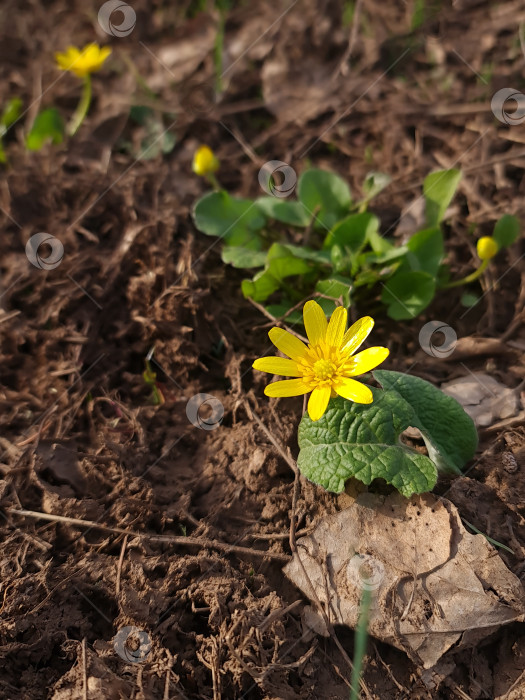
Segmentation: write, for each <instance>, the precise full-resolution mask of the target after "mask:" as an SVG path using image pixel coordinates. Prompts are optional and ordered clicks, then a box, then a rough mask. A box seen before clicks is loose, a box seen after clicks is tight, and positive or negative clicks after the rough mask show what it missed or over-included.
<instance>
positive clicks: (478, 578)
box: [284, 493, 525, 668]
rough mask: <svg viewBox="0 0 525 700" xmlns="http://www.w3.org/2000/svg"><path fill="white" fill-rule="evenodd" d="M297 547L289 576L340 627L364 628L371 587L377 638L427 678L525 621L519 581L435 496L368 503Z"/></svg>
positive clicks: (330, 520) (373, 498) (362, 499)
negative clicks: (451, 658)
mask: <svg viewBox="0 0 525 700" xmlns="http://www.w3.org/2000/svg"><path fill="white" fill-rule="evenodd" d="M297 544H298V552H297V554H295V555H294V557H293V559H292V561H291V562H290V563H289V564H287V565H286V567H285V568H284V572H285V573H286V575H287V576H288V577H289V578H290V579H291V580H292V581H293V582H294V583H295V584H296V585H297V586H298V587H299V588H300V589H301V590H302V591H303V592H304V593H305V594H306V595H307V596H309V597H310V598H311V599H312V600H315V595H313V591H312V586H313V587H314V589H315V593H316V595H317V597H318V598H319V600H320V601H321V602H322V604H323V605H324V606H327V605H328V606H329V607H328V610H327V612H328V614H329V616H330V618H331V620H332V622H333V623H335V624H346V625H349V626H350V627H354V628H355V626H356V624H357V620H358V616H359V603H360V598H361V595H362V590H363V588H364V587H367V588H369V589H370V590H372V591H373V602H372V607H371V609H370V620H369V632H370V634H371V635H372V636H374V637H377V638H378V639H381V640H382V641H385V642H387V643H388V644H392V645H393V646H395V647H397V648H399V649H402V650H404V651H405V652H406V653H407V654H408V655H409V656H410V658H411V659H412V660H413V661H414V662H415V663H418V664H420V665H422V666H423V667H424V668H431V667H432V666H434V665H435V664H436V663H437V662H438V661H439V659H440V658H441V656H442V655H443V654H444V653H445V652H446V651H447V650H448V649H450V648H451V647H452V646H454V648H455V649H460V648H462V647H469V646H473V645H474V644H476V643H477V642H478V641H479V640H480V639H483V638H484V637H486V636H487V635H489V634H490V633H491V632H493V631H495V630H496V629H497V628H498V627H499V626H500V625H503V624H508V623H509V622H514V621H516V620H522V619H523V616H524V612H525V596H524V592H523V589H522V586H521V583H520V581H519V579H518V578H517V577H516V576H514V574H513V573H512V572H510V571H509V570H508V569H507V567H506V566H505V564H504V563H503V561H502V560H501V559H500V557H499V556H498V554H497V552H496V550H495V549H494V548H493V547H492V546H491V545H490V544H489V543H488V542H487V540H486V539H485V538H484V537H483V535H472V534H470V533H469V532H468V531H467V530H465V529H464V527H463V525H462V523H461V519H460V516H459V513H458V511H457V509H456V508H455V506H454V505H453V504H452V503H451V502H450V501H448V500H447V499H444V498H439V499H438V498H437V497H436V496H434V495H433V494H423V495H419V496H414V497H413V498H412V499H410V500H409V501H408V500H407V499H405V498H403V497H402V496H400V495H399V494H397V493H396V494H393V495H391V496H388V497H386V498H385V497H383V496H377V495H374V494H368V493H366V494H361V495H360V496H359V497H358V498H357V500H356V501H355V503H354V504H353V505H352V506H351V507H350V508H347V509H345V510H343V511H341V512H340V513H337V514H335V515H332V516H329V517H327V518H326V519H325V520H323V521H322V522H321V523H320V524H319V525H318V526H317V528H316V529H315V530H314V532H313V533H311V534H310V535H308V536H306V537H302V538H301V539H299V540H298V542H297ZM298 557H300V558H301V561H302V563H303V565H304V569H305V571H306V573H307V576H305V573H304V571H303V568H302V567H301V564H300V562H299V559H298Z"/></svg>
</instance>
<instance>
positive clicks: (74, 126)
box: [67, 73, 91, 136]
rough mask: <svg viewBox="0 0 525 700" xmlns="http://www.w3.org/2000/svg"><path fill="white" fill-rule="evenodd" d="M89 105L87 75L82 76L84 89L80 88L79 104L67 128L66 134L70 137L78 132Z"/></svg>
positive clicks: (89, 90)
mask: <svg viewBox="0 0 525 700" xmlns="http://www.w3.org/2000/svg"><path fill="white" fill-rule="evenodd" d="M90 104H91V76H90V75H89V73H88V74H87V75H86V76H84V87H83V88H82V96H81V97H80V102H79V103H78V107H77V108H76V110H75V113H74V114H73V116H72V118H71V121H70V122H69V124H68V127H67V133H68V134H69V135H70V136H74V135H75V134H76V133H77V131H78V130H79V128H80V126H81V124H82V122H83V121H84V119H85V118H86V115H87V113H88V110H89V105H90Z"/></svg>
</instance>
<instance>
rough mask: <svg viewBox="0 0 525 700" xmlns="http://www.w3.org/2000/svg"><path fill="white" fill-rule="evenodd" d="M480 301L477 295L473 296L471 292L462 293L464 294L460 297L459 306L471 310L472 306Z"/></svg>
mask: <svg viewBox="0 0 525 700" xmlns="http://www.w3.org/2000/svg"><path fill="white" fill-rule="evenodd" d="M480 299H481V297H480V296H479V294H474V293H473V292H464V294H462V295H461V299H460V302H461V306H464V307H465V308H467V309H471V308H472V307H473V306H476V304H477V303H478V301H479V300H480Z"/></svg>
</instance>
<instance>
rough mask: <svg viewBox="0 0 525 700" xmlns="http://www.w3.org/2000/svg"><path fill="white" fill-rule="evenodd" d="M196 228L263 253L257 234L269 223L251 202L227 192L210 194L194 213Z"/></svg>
mask: <svg viewBox="0 0 525 700" xmlns="http://www.w3.org/2000/svg"><path fill="white" fill-rule="evenodd" d="M193 220H194V221H195V226H196V227H197V228H198V229H199V231H202V233H205V234H207V235H208V236H219V237H220V238H223V239H224V242H225V243H227V244H228V245H231V246H241V247H243V248H250V249H252V250H260V248H261V246H262V239H261V237H260V236H259V234H258V233H257V231H258V230H259V229H261V228H262V227H263V226H264V224H265V223H266V220H265V218H264V215H263V214H262V212H261V211H260V210H259V209H258V207H257V206H256V205H255V202H253V201H252V200H251V199H238V198H236V197H230V195H229V194H228V193H227V192H224V190H221V191H220V192H208V194H205V195H204V196H203V197H201V198H200V199H199V200H198V202H197V203H196V205H195V207H194V210H193Z"/></svg>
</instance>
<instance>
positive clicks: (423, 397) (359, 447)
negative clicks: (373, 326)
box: [297, 370, 477, 498]
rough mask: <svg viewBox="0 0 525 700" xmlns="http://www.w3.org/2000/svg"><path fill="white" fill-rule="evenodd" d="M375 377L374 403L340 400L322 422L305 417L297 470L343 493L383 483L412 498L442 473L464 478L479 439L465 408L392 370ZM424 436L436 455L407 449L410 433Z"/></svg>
mask: <svg viewBox="0 0 525 700" xmlns="http://www.w3.org/2000/svg"><path fill="white" fill-rule="evenodd" d="M373 375H374V377H375V378H376V379H377V380H378V381H379V382H380V383H381V384H382V386H383V387H384V390H383V391H381V390H380V389H372V392H373V394H374V402H373V403H371V404H357V403H353V402H351V401H346V400H345V399H343V398H341V397H337V398H335V399H332V400H331V401H330V403H329V405H328V410H327V411H326V413H325V414H324V416H323V417H322V418H321V419H320V420H318V421H316V422H314V421H312V420H310V418H309V417H308V414H305V415H304V416H303V418H302V420H301V423H300V425H299V431H298V440H299V447H300V452H299V457H298V460H297V465H298V467H299V469H300V471H301V473H302V474H304V476H306V478H307V479H310V481H313V482H314V483H316V484H320V485H321V486H323V487H324V488H325V489H327V490H328V491H333V492H336V493H340V492H341V491H343V490H344V486H345V482H346V481H347V479H349V478H350V477H355V478H356V479H359V480H360V481H362V482H363V483H365V484H370V483H371V482H372V481H373V480H374V479H377V478H381V479H384V480H385V481H386V482H387V483H389V484H392V485H393V486H395V487H396V488H397V489H398V490H399V491H400V492H401V493H402V494H403V495H404V496H406V497H407V498H409V497H410V496H411V495H412V494H413V493H423V492H425V491H429V490H431V489H432V488H433V487H434V486H435V484H436V481H437V468H438V467H439V468H447V469H448V470H451V471H454V472H458V471H459V469H460V468H461V467H463V465H464V464H465V463H466V462H467V461H468V460H469V459H472V457H473V456H474V453H475V450H476V446H477V433H476V428H475V426H474V423H473V422H472V420H471V419H470V418H469V416H468V415H467V414H466V413H465V411H464V410H463V409H462V408H461V406H460V405H459V404H458V403H457V401H455V400H454V399H452V398H451V397H450V396H446V395H445V394H443V392H441V391H439V389H436V388H435V387H434V386H432V384H430V383H429V382H426V381H424V380H423V379H419V378H418V377H412V376H410V375H405V374H401V373H399V372H389V371H387V370H376V371H375V372H374V373H373ZM410 426H412V427H415V428H418V429H419V430H420V431H421V434H422V435H423V438H424V440H425V443H426V444H427V447H429V454H430V456H429V457H427V456H425V455H422V454H419V453H418V452H416V451H415V450H412V449H411V448H410V447H408V446H407V445H405V444H403V443H402V442H400V435H401V433H402V432H403V431H404V430H406V429H407V428H408V427H410Z"/></svg>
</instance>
